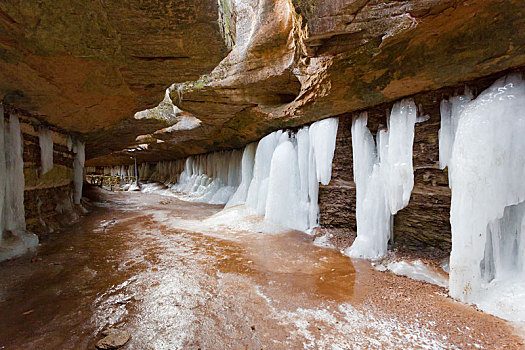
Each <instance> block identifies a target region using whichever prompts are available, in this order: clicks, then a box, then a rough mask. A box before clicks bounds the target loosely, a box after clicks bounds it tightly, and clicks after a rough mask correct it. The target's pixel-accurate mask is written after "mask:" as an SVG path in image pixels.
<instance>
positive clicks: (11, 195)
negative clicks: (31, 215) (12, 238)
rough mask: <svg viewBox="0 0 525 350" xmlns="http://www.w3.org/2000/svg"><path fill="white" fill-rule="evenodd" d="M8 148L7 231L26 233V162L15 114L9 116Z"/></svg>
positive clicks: (6, 143)
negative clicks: (23, 156)
mask: <svg viewBox="0 0 525 350" xmlns="http://www.w3.org/2000/svg"><path fill="white" fill-rule="evenodd" d="M5 138H6V140H5V145H6V146H7V147H6V149H5V150H6V157H5V158H6V173H7V176H6V197H5V213H4V219H5V229H6V230H10V231H13V232H15V231H24V230H25V228H26V224H25V211H24V185H25V183H24V160H23V158H22V152H23V147H24V144H23V141H22V133H21V132H20V122H19V121H18V117H17V116H16V115H14V114H11V115H10V116H9V123H8V124H7V133H6V135H5Z"/></svg>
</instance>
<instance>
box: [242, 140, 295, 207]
mask: <svg viewBox="0 0 525 350" xmlns="http://www.w3.org/2000/svg"><path fill="white" fill-rule="evenodd" d="M282 135H283V132H282V131H281V130H279V131H275V132H273V133H271V134H269V135H266V136H265V137H263V138H262V139H261V140H260V141H259V144H258V145H257V151H256V153H255V165H254V170H253V179H252V182H251V183H250V188H249V189H248V195H247V197H246V206H247V207H248V208H250V209H251V210H252V211H253V212H254V213H255V214H258V215H264V213H265V212H266V196H267V195H268V182H269V176H270V166H271V162H272V156H273V152H274V151H275V148H276V147H277V145H278V144H279V141H280V139H281V136H282ZM285 138H287V137H286V136H285Z"/></svg>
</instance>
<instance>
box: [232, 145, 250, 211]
mask: <svg viewBox="0 0 525 350" xmlns="http://www.w3.org/2000/svg"><path fill="white" fill-rule="evenodd" d="M256 149H257V143H250V144H249V145H248V146H246V147H245V148H244V152H243V154H242V162H241V163H242V166H241V167H242V169H241V173H242V174H241V184H240V185H239V187H238V188H237V191H235V193H234V194H233V196H232V197H231V198H230V200H229V201H228V203H226V208H229V207H233V206H235V205H239V204H244V203H245V202H246V197H247V196H248V189H249V186H250V183H251V182H252V178H253V166H254V164H255V150H256Z"/></svg>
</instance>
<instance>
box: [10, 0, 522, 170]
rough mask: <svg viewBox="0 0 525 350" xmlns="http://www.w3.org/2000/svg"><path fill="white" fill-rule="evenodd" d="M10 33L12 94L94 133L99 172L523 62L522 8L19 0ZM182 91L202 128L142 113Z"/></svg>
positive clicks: (513, 1)
mask: <svg viewBox="0 0 525 350" xmlns="http://www.w3.org/2000/svg"><path fill="white" fill-rule="evenodd" d="M297 12H299V13H297ZM0 35H1V36H2V40H0V72H1V73H0V94H1V96H2V97H3V99H4V100H5V101H6V102H10V103H11V104H12V105H14V106H16V107H19V108H22V109H25V110H28V111H30V112H33V113H34V114H37V115H39V116H41V118H43V119H45V120H46V121H47V122H50V123H51V124H55V125H57V126H60V127H62V128H63V129H66V130H69V131H75V132H79V133H84V136H85V139H86V141H87V158H88V159H91V162H88V164H91V165H103V164H104V165H109V164H121V163H126V162H131V160H130V154H128V152H125V151H124V152H123V151H122V150H123V149H126V148H130V147H131V148H133V147H135V146H137V145H138V144H141V142H143V143H144V144H148V147H147V148H144V149H143V151H141V152H136V154H138V156H137V159H138V161H139V162H143V161H156V160H161V159H176V158H181V157H184V156H187V155H190V154H198V153H204V152H209V151H216V150H221V149H228V148H236V147H241V146H244V145H245V144H247V143H249V142H252V141H255V140H257V139H260V138H261V137H262V136H264V135H266V134H267V133H269V132H271V131H273V130H277V129H281V128H285V127H294V126H299V125H302V124H305V123H309V122H312V121H315V120H318V119H322V118H326V117H330V116H335V115H341V114H345V113H351V112H354V111H357V110H361V109H365V108H368V107H370V106H376V105H379V104H382V103H388V102H391V101H394V100H398V99H400V98H402V97H405V96H410V95H413V94H417V93H420V92H422V91H432V90H436V89H440V88H442V87H446V86H454V85H456V84H458V83H460V82H463V81H468V80H472V79H477V78H479V77H483V76H487V75H490V74H493V73H497V72H501V71H504V70H507V69H511V68H515V67H520V66H523V65H525V47H524V46H523V45H522V43H523V42H525V6H523V2H522V1H521V0H494V1H485V0H468V1H455V0H424V1H420V0H406V1H398V0H390V1H384V0H381V1H380V0H331V1H322V0H254V1H248V0H220V1H216V0H205V1H189V0H185V1H148V2H141V1H138V0H129V1H124V2H98V1H89V2H88V3H86V2H85V1H78V0H75V1H72V2H71V1H69V2H61V1H59V2H56V1H54V2H51V1H40V2H36V3H35V2H27V3H19V2H16V1H11V0H8V1H4V2H2V4H0ZM230 48H231V52H230V53H229V54H227V52H228V50H229V49H230ZM223 58H224V59H223ZM210 72H211V73H210ZM202 74H206V75H202ZM201 75H202V76H201ZM199 76H200V78H199ZM184 81H186V83H182V82H184ZM172 83H176V86H175V87H174V89H173V90H172V91H171V94H170V96H171V99H172V100H173V103H174V104H175V105H177V106H178V107H180V108H181V109H182V110H183V111H184V113H187V114H189V115H191V116H192V117H194V118H196V119H198V120H199V121H200V124H199V126H198V127H196V128H193V129H179V130H174V129H170V128H171V127H172V126H173V125H175V124H177V123H178V122H179V121H180V118H178V117H175V118H174V119H172V120H167V119H163V118H160V119H159V118H150V119H136V118H135V112H137V111H139V110H142V109H146V108H151V107H153V106H154V105H156V104H157V103H158V102H160V101H161V100H162V96H163V93H164V90H165V89H166V88H167V87H168V86H170V85H171V84H172ZM167 129H170V131H169V132H166V130H167ZM163 130H164V131H163ZM141 135H146V136H145V137H144V138H142V139H141V140H142V141H141V140H138V139H137V137H139V136H141ZM148 135H149V136H148ZM159 140H160V141H159ZM110 153H111V155H109V156H108V154H110Z"/></svg>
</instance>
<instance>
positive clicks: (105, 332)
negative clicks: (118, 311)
mask: <svg viewBox="0 0 525 350" xmlns="http://www.w3.org/2000/svg"><path fill="white" fill-rule="evenodd" d="M118 332H120V331H119V329H118V328H106V329H104V330H103V331H102V332H100V335H102V336H103V337H107V336H108V335H110V334H114V333H118Z"/></svg>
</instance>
